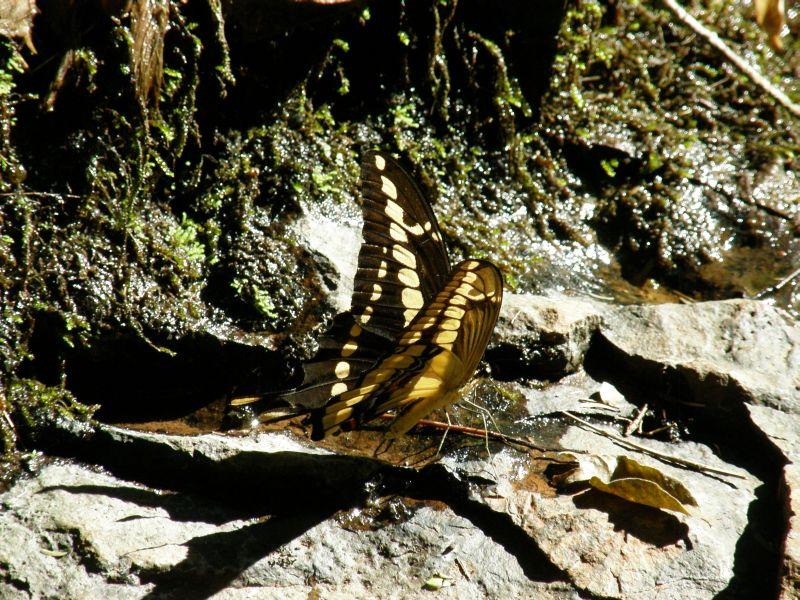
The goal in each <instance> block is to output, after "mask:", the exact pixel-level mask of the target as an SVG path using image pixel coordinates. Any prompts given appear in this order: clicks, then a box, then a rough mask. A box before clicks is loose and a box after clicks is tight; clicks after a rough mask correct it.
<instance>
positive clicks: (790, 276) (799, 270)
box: [753, 268, 800, 300]
mask: <svg viewBox="0 0 800 600" xmlns="http://www.w3.org/2000/svg"><path fill="white" fill-rule="evenodd" d="M798 275H800V268H797V269H795V270H794V271H792V272H791V273H789V274H788V275H787V276H786V277H784V278H783V279H781V280H780V281H779V282H778V283H776V284H775V285H771V286H769V287H768V288H766V289H763V290H761V291H760V292H758V293H757V294H756V295H754V296H753V298H754V299H756V300H759V299H761V298H764V297H765V296H771V295H772V294H775V293H777V292H779V291H780V290H781V288H783V287H784V286H785V285H786V284H787V283H789V282H790V281H791V280H792V279H795V278H796V277H797V276H798Z"/></svg>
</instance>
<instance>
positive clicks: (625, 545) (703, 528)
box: [445, 427, 760, 598]
mask: <svg viewBox="0 0 800 600" xmlns="http://www.w3.org/2000/svg"><path fill="white" fill-rule="evenodd" d="M637 442H638V443H643V444H644V445H646V446H647V447H649V448H651V449H653V450H657V451H660V452H662V453H667V454H672V455H677V456H680V457H682V458H687V459H691V460H695V461H699V462H703V463H705V464H707V465H709V466H715V467H719V468H726V469H730V470H732V471H735V472H737V473H739V474H741V475H742V476H743V477H744V479H727V480H724V481H723V480H721V479H720V478H717V477H709V476H706V475H702V474H699V473H696V472H692V471H689V470H686V469H678V468H675V467H671V466H669V465H666V464H664V463H663V462H660V461H657V460H655V459H653V458H651V457H648V456H645V455H643V454H641V453H638V452H635V451H628V450H625V451H623V450H621V449H620V448H619V447H618V446H616V445H614V444H613V443H612V442H611V441H609V440H608V439H606V438H603V437H600V436H598V435H596V434H594V433H590V432H587V431H584V430H582V429H579V428H575V427H569V428H568V430H567V432H566V433H565V435H564V436H563V437H562V438H561V443H562V445H563V446H564V447H565V448H570V449H572V450H575V451H583V452H590V453H592V454H603V455H605V454H608V455H613V456H620V455H625V456H629V457H631V458H634V459H635V460H636V461H638V462H641V463H642V464H646V465H648V466H651V467H655V468H657V469H659V470H660V471H662V472H663V473H665V474H666V475H669V476H671V477H674V478H676V479H678V480H679V481H681V482H682V483H683V484H684V485H686V486H687V487H688V488H689V489H690V491H691V493H692V495H694V497H695V498H696V499H697V500H698V503H699V509H698V510H697V513H696V514H695V515H694V516H691V517H685V516H683V515H678V514H673V513H667V512H665V511H657V510H655V509H651V508H647V507H643V506H639V505H636V504H632V503H629V502H626V501H624V500H620V499H617V498H615V497H612V496H607V495H604V494H601V493H598V492H596V491H586V492H582V493H579V494H577V495H570V494H560V495H555V496H554V495H553V494H552V493H543V492H542V491H541V490H536V489H530V488H527V487H525V486H522V485H520V484H519V481H520V478H519V475H518V474H517V475H515V473H519V469H520V465H519V459H518V458H514V457H512V456H511V454H510V453H508V452H502V453H500V454H497V455H495V456H494V457H493V460H492V462H491V469H489V468H487V465H486V464H481V462H479V461H478V462H473V463H466V464H464V463H461V464H455V463H450V462H448V461H447V460H446V461H445V462H446V463H447V464H448V465H449V466H450V467H451V468H454V469H455V468H458V469H461V470H462V471H467V472H469V473H471V474H473V475H476V476H481V477H489V476H491V475H490V474H491V473H494V474H495V475H494V477H497V475H499V477H500V481H499V483H498V485H497V486H496V489H494V490H492V491H491V494H485V495H480V494H476V497H477V498H478V499H479V500H480V501H482V502H485V503H486V504H487V506H489V507H490V508H491V509H492V510H495V511H501V512H503V513H506V514H508V515H509V517H510V518H511V519H512V521H513V522H514V523H515V525H517V526H518V527H519V528H520V529H522V530H523V531H524V532H525V534H526V535H527V536H529V537H530V538H531V539H532V540H533V541H534V542H535V543H536V545H537V546H538V547H539V548H540V549H541V550H542V551H543V552H544V554H545V555H546V556H547V558H548V559H549V560H550V561H552V563H553V564H554V565H555V566H556V567H557V568H559V569H561V570H562V571H563V572H564V573H566V574H567V576H568V579H569V581H570V582H571V583H572V584H573V585H574V586H575V587H576V589H578V590H580V591H581V592H583V593H585V594H590V595H592V596H600V597H604V598H652V597H655V596H656V595H657V596H658V597H663V598H712V597H715V596H716V595H717V594H719V593H720V592H722V591H723V590H728V589H729V585H730V582H731V580H732V579H733V577H734V556H735V553H736V546H737V543H739V540H740V538H741V536H742V534H743V532H744V530H745V528H746V527H747V525H748V507H749V505H750V503H751V502H752V501H753V499H754V490H755V488H756V487H757V486H758V485H759V484H760V482H759V481H758V480H757V479H756V478H755V477H753V476H752V475H750V474H748V473H747V472H745V471H744V470H742V469H736V468H732V467H730V466H729V465H725V464H724V463H723V462H722V461H720V460H719V459H718V458H716V457H715V456H714V454H713V453H712V452H711V451H710V450H709V449H708V448H707V447H704V446H702V445H700V444H691V443H682V444H680V445H675V444H667V443H663V442H655V441H644V442H642V441H641V440H637ZM733 591H738V590H733Z"/></svg>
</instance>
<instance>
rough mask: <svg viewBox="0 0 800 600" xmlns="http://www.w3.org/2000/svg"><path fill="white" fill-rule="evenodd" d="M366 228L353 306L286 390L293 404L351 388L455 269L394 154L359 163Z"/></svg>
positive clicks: (371, 155)
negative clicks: (295, 385) (299, 381)
mask: <svg viewBox="0 0 800 600" xmlns="http://www.w3.org/2000/svg"><path fill="white" fill-rule="evenodd" d="M359 202H360V204H361V210H362V215H363V218H364V226H363V229H362V244H361V249H360V251H359V255H358V267H357V270H356V275H355V280H354V282H353V296H352V298H351V306H350V312H349V313H348V314H345V315H338V316H337V318H336V319H335V320H334V324H333V326H332V327H331V328H330V329H329V330H328V331H327V332H326V333H325V334H324V335H323V336H322V339H321V340H320V350H319V352H318V353H317V354H316V355H315V356H314V357H313V358H312V359H311V360H310V361H309V362H308V363H306V364H305V365H303V369H304V375H305V376H304V379H303V383H302V384H301V385H300V387H299V388H297V389H296V390H293V391H292V392H289V393H288V394H284V396H283V397H284V399H286V400H287V401H289V402H290V403H292V404H294V405H301V406H305V407H308V408H315V407H318V406H321V405H322V404H323V403H324V402H325V401H327V400H328V399H329V398H331V397H334V396H337V395H339V394H341V393H342V392H344V391H345V390H348V389H350V388H352V386H353V383H354V382H355V381H356V380H357V379H359V377H360V375H361V374H362V373H363V372H364V371H365V370H367V369H368V368H370V367H371V366H373V365H374V364H375V362H376V361H377V360H378V359H379V358H380V357H381V356H382V355H384V354H386V353H387V352H391V350H392V348H393V347H394V343H395V341H396V340H397V338H398V337H399V336H400V334H401V332H402V331H403V329H404V328H405V327H407V326H408V325H409V323H410V322H411V321H412V320H413V318H414V317H415V316H416V315H417V313H418V312H419V311H420V309H422V307H423V306H424V305H425V303H426V302H427V301H429V300H430V299H431V298H432V297H433V295H434V294H435V293H436V292H437V291H438V290H440V289H441V287H442V286H443V285H444V283H445V281H446V279H447V276H448V275H449V273H450V262H449V258H448V255H447V249H446V248H445V246H444V243H443V241H442V237H441V233H440V231H439V225H438V224H437V222H436V217H435V216H434V214H433V211H432V210H431V208H430V205H429V204H428V202H427V201H426V200H425V198H424V197H423V195H422V194H421V193H420V191H419V189H418V188H417V186H416V184H415V183H414V180H413V179H412V178H411V177H409V176H408V174H407V173H406V172H405V171H404V170H403V168H402V167H400V165H398V164H397V163H396V162H395V161H394V160H393V159H391V158H390V157H389V156H387V155H385V154H382V153H379V152H368V153H367V154H365V155H364V157H363V159H362V163H361V181H360V194H359Z"/></svg>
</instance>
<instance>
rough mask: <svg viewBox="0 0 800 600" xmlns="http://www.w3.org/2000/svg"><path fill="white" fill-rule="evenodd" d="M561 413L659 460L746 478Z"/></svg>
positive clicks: (702, 470) (566, 413)
mask: <svg viewBox="0 0 800 600" xmlns="http://www.w3.org/2000/svg"><path fill="white" fill-rule="evenodd" d="M561 414H564V415H566V416H568V417H569V418H570V419H573V420H574V421H577V422H578V423H580V424H581V425H583V426H584V427H586V428H587V429H589V430H590V431H593V432H594V433H597V434H599V435H602V436H604V437H607V438H608V439H610V440H611V441H613V442H616V443H618V444H620V445H621V446H627V447H628V448H630V449H632V450H638V451H639V452H643V453H644V454H647V455H649V456H652V457H653V458H657V459H659V460H662V461H664V462H666V463H671V464H674V465H677V466H680V467H684V468H687V469H692V470H695V471H700V472H704V473H713V474H715V475H727V476H728V477H737V478H739V479H745V478H746V477H745V476H744V475H741V474H739V473H734V472H733V471H726V470H725V469H717V468H716V467H709V466H708V465H704V464H702V463H698V462H695V461H692V460H687V459H685V458H680V457H678V456H672V455H670V454H664V453H662V452H658V451H656V450H652V449H650V448H648V447H647V446H642V445H641V444H637V443H635V442H632V441H630V440H628V439H625V438H624V437H621V436H618V435H615V434H613V433H609V432H608V431H606V430H604V429H601V428H600V427H595V426H594V425H592V424H591V423H589V422H588V421H584V420H583V419H581V418H580V417H577V416H575V415H573V414H572V413H571V412H569V411H566V410H562V411H561Z"/></svg>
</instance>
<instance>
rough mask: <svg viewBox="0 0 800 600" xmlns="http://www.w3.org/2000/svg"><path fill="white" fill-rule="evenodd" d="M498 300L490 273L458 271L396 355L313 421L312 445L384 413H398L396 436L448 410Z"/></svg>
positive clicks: (496, 277)
mask: <svg viewBox="0 0 800 600" xmlns="http://www.w3.org/2000/svg"><path fill="white" fill-rule="evenodd" d="M502 298H503V280H502V276H501V275H500V272H499V271H498V269H497V268H496V267H495V266H494V265H492V264H491V263H489V262H486V261H481V260H467V261H464V262H462V263H461V264H459V265H458V266H457V267H456V269H455V270H454V271H453V273H452V275H451V276H450V278H449V280H447V281H445V283H444V285H443V286H442V287H441V288H440V291H439V292H438V293H437V294H436V295H435V296H434V297H433V298H432V299H431V300H430V301H429V302H428V303H427V304H426V305H425V306H424V307H423V309H422V310H421V311H420V312H419V313H418V314H417V315H416V316H415V318H414V319H413V320H412V322H411V323H410V324H409V326H408V327H407V328H406V329H405V330H404V331H403V334H402V336H400V338H399V340H398V342H397V346H396V348H395V349H394V351H393V352H392V353H391V354H389V355H388V356H386V357H385V358H384V359H383V360H381V361H380V362H379V363H377V365H376V366H375V367H374V368H372V369H370V370H369V371H367V372H366V373H365V374H364V376H363V378H362V379H361V380H360V381H359V383H358V385H356V386H355V387H354V388H353V389H352V390H349V391H347V392H345V393H343V394H342V395H340V396H339V397H338V398H335V399H334V400H333V401H332V403H331V404H330V405H328V406H327V407H326V408H325V409H324V410H320V411H318V412H317V413H316V414H315V415H314V416H313V418H312V422H313V423H314V431H313V433H312V437H313V438H315V439H319V438H320V437H322V436H323V435H324V434H325V432H327V431H328V430H331V429H336V428H338V427H340V426H341V425H342V424H343V423H345V422H352V421H353V420H355V422H361V421H367V420H370V419H372V418H374V417H376V416H377V415H379V414H381V413H383V412H386V411H388V410H396V411H398V412H399V413H400V414H399V417H398V419H397V420H396V421H395V423H394V424H393V425H392V427H391V429H390V432H391V433H392V434H393V435H400V434H402V433H405V432H406V431H408V430H409V429H410V428H411V427H413V426H414V424H415V423H416V422H417V421H419V419H421V418H423V417H424V416H425V415H427V414H429V413H430V412H432V411H433V410H436V409H437V408H440V407H442V406H445V405H447V404H449V403H450V402H452V401H453V400H454V399H455V396H456V394H457V392H458V389H459V388H461V387H462V386H463V385H464V384H465V383H466V382H467V381H468V380H469V379H470V378H471V377H472V375H473V373H474V371H475V368H476V367H477V365H478V363H479V362H480V359H481V357H482V356H483V353H484V350H485V349H486V345H487V343H488V341H489V337H490V336H491V333H492V331H493V329H494V325H495V322H496V321H497V315H498V314H499V312H500V305H501V304H502Z"/></svg>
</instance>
